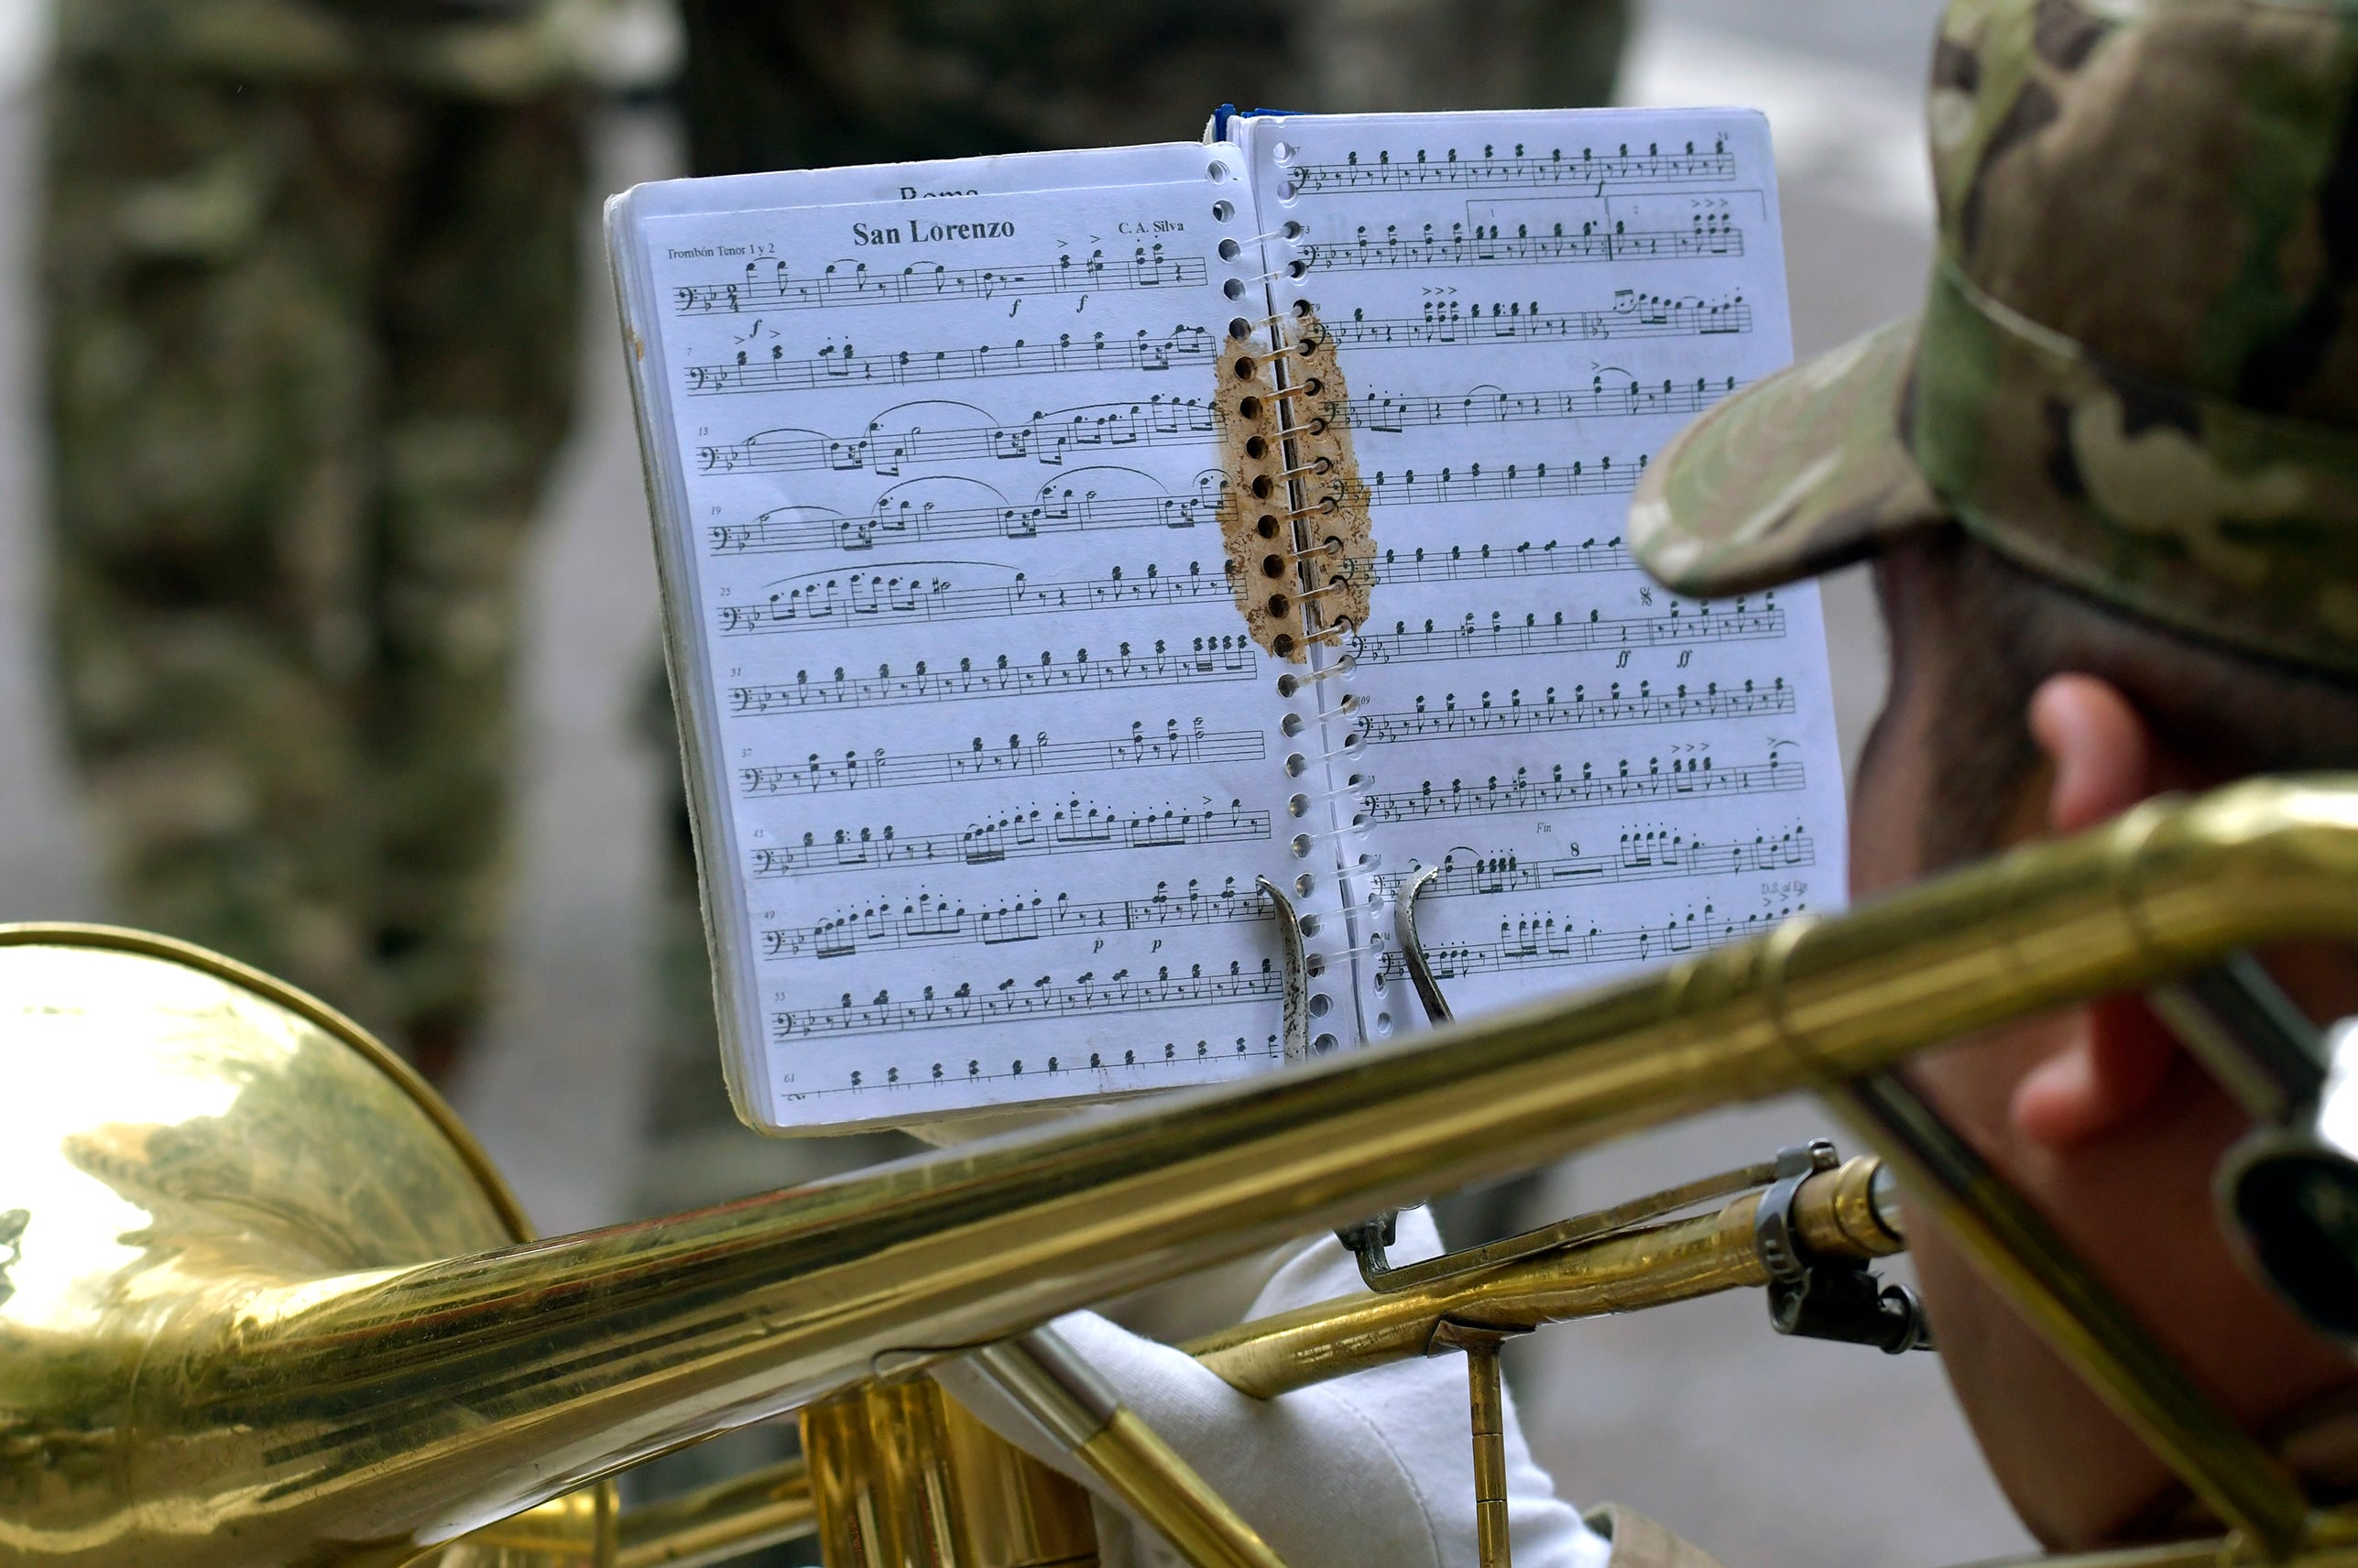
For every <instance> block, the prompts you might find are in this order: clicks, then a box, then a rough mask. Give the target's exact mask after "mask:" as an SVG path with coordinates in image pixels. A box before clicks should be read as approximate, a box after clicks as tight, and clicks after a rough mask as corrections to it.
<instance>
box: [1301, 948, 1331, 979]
mask: <svg viewBox="0 0 2358 1568" xmlns="http://www.w3.org/2000/svg"><path fill="white" fill-rule="evenodd" d="M1302 967H1303V969H1304V970H1305V972H1307V973H1308V975H1309V976H1310V978H1311V979H1313V980H1315V979H1317V978H1318V976H1320V975H1324V974H1326V954H1325V953H1310V954H1308V955H1307V956H1305V958H1304V959H1303V960H1302Z"/></svg>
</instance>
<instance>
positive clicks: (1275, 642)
mask: <svg viewBox="0 0 2358 1568" xmlns="http://www.w3.org/2000/svg"><path fill="white" fill-rule="evenodd" d="M1272 646H1273V647H1274V648H1276V649H1277V657H1278V658H1280V659H1284V658H1287V657H1288V656H1290V655H1291V654H1292V653H1293V652H1294V634H1293V633H1291V632H1280V633H1278V634H1277V636H1276V637H1275V638H1273V639H1272ZM1285 695H1287V696H1289V697H1290V696H1292V695H1293V693H1292V692H1290V691H1289V692H1286V693H1285Z"/></svg>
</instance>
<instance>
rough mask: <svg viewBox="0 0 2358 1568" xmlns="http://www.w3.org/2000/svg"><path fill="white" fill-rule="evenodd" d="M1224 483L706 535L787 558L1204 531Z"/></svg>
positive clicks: (791, 520)
mask: <svg viewBox="0 0 2358 1568" xmlns="http://www.w3.org/2000/svg"><path fill="white" fill-rule="evenodd" d="M1223 489H1224V485H1223V482H1222V481H1221V478H1220V476H1219V474H1217V472H1213V471H1207V472H1206V473H1204V474H1198V475H1197V476H1196V479H1195V492H1194V494H1192V495H1171V494H1168V493H1167V492H1163V491H1153V492H1150V493H1147V494H1144V495H1098V494H1097V492H1096V491H1094V490H1080V489H1075V487H1074V486H1072V485H1061V486H1060V485H1058V484H1056V483H1055V482H1053V481H1052V482H1051V483H1049V484H1046V485H1042V486H1041V487H1040V493H1039V495H1036V496H1034V497H1033V498H1032V502H1031V504H1030V505H1028V506H935V505H933V503H931V502H922V503H921V502H914V501H908V500H901V501H889V500H888V501H880V502H879V503H878V504H877V506H876V509H875V510H874V511H872V512H870V513H868V515H867V516H865V517H793V516H781V515H780V514H781V512H794V511H797V510H800V508H795V507H781V508H779V509H778V511H771V512H764V513H763V514H761V516H760V517H757V518H755V519H754V520H753V521H752V522H749V523H719V524H715V525H714V526H713V527H712V528H709V529H707V530H706V532H705V539H706V542H707V543H708V544H709V545H710V546H711V549H712V553H713V554H715V555H716V556H726V555H791V554H798V553H802V552H806V551H811V550H874V549H875V548H876V547H877V546H878V545H879V544H887V545H903V544H930V543H935V542H938V541H942V540H947V539H1039V538H1042V537H1043V536H1047V535H1053V534H1065V533H1084V532H1097V531H1102V530H1105V529H1108V528H1195V527H1197V526H1198V525H1203V526H1206V527H1208V526H1210V525H1211V524H1212V523H1213V521H1214V518H1215V517H1216V515H1217V511H1218V508H1219V505H1220V495H1221V493H1222V491H1223Z"/></svg>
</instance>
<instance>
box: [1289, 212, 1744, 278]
mask: <svg viewBox="0 0 2358 1568" xmlns="http://www.w3.org/2000/svg"><path fill="white" fill-rule="evenodd" d="M1743 254H1744V232H1743V231H1742V230H1741V229H1739V228H1737V227H1735V226H1734V225H1733V224H1732V223H1730V221H1729V220H1728V218H1727V217H1726V215H1725V214H1719V215H1709V214H1698V215H1697V217H1696V219H1695V223H1694V226H1693V227H1692V228H1689V229H1684V230H1681V229H1642V230H1639V231H1637V232H1635V233H1632V232H1630V231H1628V230H1626V229H1623V228H1621V226H1620V225H1619V224H1615V225H1614V226H1612V227H1610V228H1602V227H1599V226H1598V225H1596V224H1594V223H1590V224H1587V225H1584V226H1583V227H1582V229H1581V231H1580V232H1579V233H1578V234H1566V233H1565V232H1564V225H1562V224H1561V223H1558V224H1557V225H1556V232H1555V233H1553V234H1526V233H1524V232H1523V231H1522V230H1520V229H1518V230H1517V231H1516V232H1515V233H1514V234H1501V233H1500V231H1499V228H1498V225H1496V224H1495V223H1494V224H1491V225H1490V227H1488V228H1484V227H1483V226H1482V225H1480V224H1479V223H1477V224H1475V225H1473V226H1472V228H1471V229H1470V230H1469V229H1468V226H1467V225H1466V224H1464V223H1452V224H1450V225H1449V228H1448V232H1447V234H1446V236H1445V235H1443V234H1437V233H1436V232H1435V226H1434V225H1433V224H1431V223H1426V224H1424V225H1423V226H1422V227H1421V228H1420V229H1419V230H1418V231H1417V232H1416V234H1414V235H1413V236H1412V235H1406V234H1402V233H1401V229H1400V225H1399V224H1397V223H1387V224H1386V225H1385V226H1384V228H1383V231H1382V233H1381V234H1378V233H1377V232H1376V231H1374V230H1372V229H1370V228H1369V227H1367V225H1365V224H1361V225H1359V227H1358V228H1357V229H1356V230H1354V231H1353V233H1352V234H1351V237H1350V238H1349V239H1348V240H1345V241H1342V242H1340V243H1337V244H1331V245H1319V244H1315V243H1314V244H1310V245H1304V246H1303V247H1302V255H1303V258H1304V260H1305V261H1306V262H1308V263H1309V266H1310V267H1311V270H1313V271H1315V272H1359V271H1366V270H1368V269H1369V268H1371V267H1450V268H1457V267H1545V266H1551V265H1555V266H1560V265H1564V264H1567V263H1579V262H1599V261H1630V260H1638V259H1643V260H1649V261H1678V260H1689V259H1695V258H1698V257H1703V256H1741V255H1743Z"/></svg>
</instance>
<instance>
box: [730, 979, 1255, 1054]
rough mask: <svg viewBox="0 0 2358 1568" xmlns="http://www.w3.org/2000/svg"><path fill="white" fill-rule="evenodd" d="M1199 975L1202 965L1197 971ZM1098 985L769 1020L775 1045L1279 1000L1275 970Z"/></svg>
mask: <svg viewBox="0 0 2358 1568" xmlns="http://www.w3.org/2000/svg"><path fill="white" fill-rule="evenodd" d="M1196 967H1197V968H1198V969H1200V968H1201V967H1202V966H1201V965H1197V966H1196ZM1121 976H1122V977H1115V978H1108V979H1103V980H1098V979H1091V978H1081V979H1076V980H1075V981H1073V982H1071V983H1069V984H1066V985H1057V984H1055V983H1054V982H1053V980H1051V978H1050V977H1049V976H1047V975H1042V976H1040V977H1039V978H1038V979H1036V980H1033V981H1031V982H1029V983H1023V982H1020V981H1018V980H1016V979H1015V978H1014V977H1012V976H1010V978H1009V979H1007V980H1005V981H1003V982H1001V983H1000V985H999V987H998V988H997V989H996V990H991V991H984V992H980V993H977V992H976V991H975V990H974V988H973V986H972V985H960V986H959V987H958V988H957V990H956V991H955V992H954V993H953V994H951V995H949V996H937V995H936V994H935V992H936V989H937V988H936V987H935V986H932V985H928V986H926V987H925V988H924V990H923V993H922V995H921V996H918V997H916V998H915V999H913V1000H911V1001H904V1002H896V1001H894V1000H893V999H892V998H891V996H890V994H889V993H888V992H883V991H879V992H878V993H877V995H876V997H875V999H873V1000H871V1001H868V1002H855V1001H853V1000H852V999H851V996H850V994H849V993H846V994H845V996H844V999H843V1001H842V1002H840V1003H839V1004H837V1005H836V1006H835V1007H813V1008H809V1009H806V1010H804V1011H801V1012H778V1013H772V1014H771V1015H770V1040H772V1041H773V1042H775V1043H777V1044H780V1045H784V1044H787V1043H789V1042H791V1041H794V1040H802V1039H807V1038H809V1037H811V1036H813V1035H827V1036H832V1037H835V1038H841V1037H844V1036H846V1035H862V1034H900V1033H903V1032H906V1031H908V1030H912V1029H957V1028H963V1027H970V1026H974V1025H979V1024H1006V1023H1026V1022H1033V1021H1037V1020H1039V1019H1043V1018H1079V1017H1085V1016H1088V1015H1092V1014H1103V1013H1143V1012H1153V1011H1159V1010H1161V1009H1163V1008H1165V1007H1233V1006H1237V1005H1239V1004H1246V1003H1275V1002H1277V1001H1279V1000H1280V999H1281V998H1282V997H1283V994H1284V977H1283V975H1279V974H1278V973H1277V972H1276V969H1275V967H1274V966H1273V965H1265V966H1264V967H1262V968H1261V969H1258V970H1254V971H1250V972H1247V971H1243V970H1242V969H1240V968H1239V966H1238V965H1236V964H1233V963H1232V964H1230V967H1229V973H1228V974H1225V975H1220V974H1213V975H1201V974H1195V975H1184V976H1175V977H1174V975H1172V974H1171V972H1170V971H1169V969H1168V968H1164V969H1163V970H1161V972H1160V973H1159V974H1158V975H1157V976H1156V977H1155V978H1153V979H1147V978H1144V977H1142V976H1132V975H1129V972H1128V971H1127V970H1124V971H1122V972H1121Z"/></svg>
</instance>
